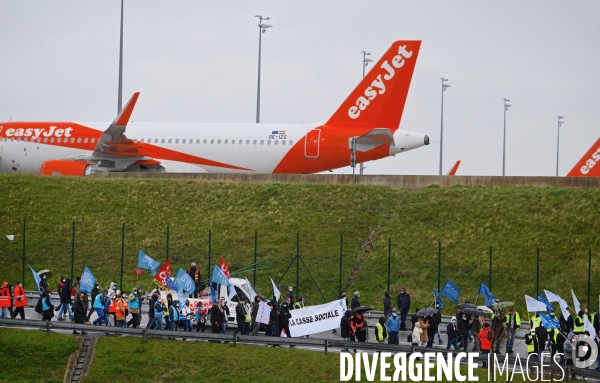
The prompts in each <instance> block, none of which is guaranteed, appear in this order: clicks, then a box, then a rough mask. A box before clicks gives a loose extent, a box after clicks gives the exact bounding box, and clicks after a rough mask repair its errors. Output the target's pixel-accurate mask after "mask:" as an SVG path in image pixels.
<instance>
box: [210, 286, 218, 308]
mask: <svg viewBox="0 0 600 383" xmlns="http://www.w3.org/2000/svg"><path fill="white" fill-rule="evenodd" d="M210 300H211V301H212V303H213V304H215V305H216V304H217V292H216V291H215V289H214V288H213V287H212V284H211V285H210Z"/></svg>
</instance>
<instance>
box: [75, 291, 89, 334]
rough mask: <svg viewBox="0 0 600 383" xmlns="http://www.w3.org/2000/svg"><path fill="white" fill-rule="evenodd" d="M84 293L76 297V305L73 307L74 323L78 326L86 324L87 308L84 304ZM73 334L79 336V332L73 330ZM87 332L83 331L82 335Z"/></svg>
mask: <svg viewBox="0 0 600 383" xmlns="http://www.w3.org/2000/svg"><path fill="white" fill-rule="evenodd" d="M84 295H85V294H84V293H80V294H79V295H77V296H76V297H75V304H74V305H73V318H74V319H73V321H74V322H75V323H78V324H85V313H86V308H85V306H84V303H83V299H84ZM73 334H75V335H77V331H76V330H73ZM85 334H86V332H85V331H82V332H81V335H85Z"/></svg>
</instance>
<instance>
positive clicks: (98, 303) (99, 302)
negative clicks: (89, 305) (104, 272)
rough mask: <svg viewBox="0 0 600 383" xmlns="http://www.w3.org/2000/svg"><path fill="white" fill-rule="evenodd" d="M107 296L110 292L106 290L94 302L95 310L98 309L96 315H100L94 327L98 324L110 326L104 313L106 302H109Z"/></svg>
mask: <svg viewBox="0 0 600 383" xmlns="http://www.w3.org/2000/svg"><path fill="white" fill-rule="evenodd" d="M107 294H108V290H104V291H102V294H98V295H97V296H96V299H95V300H94V305H93V308H94V309H96V314H98V318H96V320H95V321H94V322H93V324H94V325H97V324H98V323H102V324H108V320H107V319H106V313H105V311H104V310H105V308H106V301H107V300H108V297H107Z"/></svg>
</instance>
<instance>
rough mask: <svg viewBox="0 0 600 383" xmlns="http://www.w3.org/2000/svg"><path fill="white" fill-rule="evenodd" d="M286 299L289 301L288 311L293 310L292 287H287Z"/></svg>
mask: <svg viewBox="0 0 600 383" xmlns="http://www.w3.org/2000/svg"><path fill="white" fill-rule="evenodd" d="M286 297H287V298H289V299H290V301H289V302H288V304H289V309H290V310H292V309H293V308H294V303H295V299H294V288H293V287H292V286H288V293H287V296H286Z"/></svg>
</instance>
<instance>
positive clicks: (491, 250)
mask: <svg viewBox="0 0 600 383" xmlns="http://www.w3.org/2000/svg"><path fill="white" fill-rule="evenodd" d="M492 252H493V249H492V247H491V246H490V292H491V291H492Z"/></svg>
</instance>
